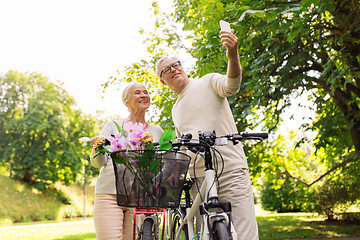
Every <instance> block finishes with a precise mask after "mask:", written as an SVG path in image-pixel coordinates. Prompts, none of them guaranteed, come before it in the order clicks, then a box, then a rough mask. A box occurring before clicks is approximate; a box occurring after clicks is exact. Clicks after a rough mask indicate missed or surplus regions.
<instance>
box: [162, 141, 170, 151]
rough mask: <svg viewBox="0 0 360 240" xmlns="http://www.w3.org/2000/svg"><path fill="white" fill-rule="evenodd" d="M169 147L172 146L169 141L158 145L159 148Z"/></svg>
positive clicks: (166, 148) (165, 148) (167, 148)
mask: <svg viewBox="0 0 360 240" xmlns="http://www.w3.org/2000/svg"><path fill="white" fill-rule="evenodd" d="M171 147H172V145H171V143H170V142H167V143H163V144H161V146H160V150H169V149H171Z"/></svg>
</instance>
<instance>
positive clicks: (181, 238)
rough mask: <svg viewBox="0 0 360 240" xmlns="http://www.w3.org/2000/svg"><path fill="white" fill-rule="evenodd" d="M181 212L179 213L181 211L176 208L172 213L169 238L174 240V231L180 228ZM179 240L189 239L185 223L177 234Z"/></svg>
mask: <svg viewBox="0 0 360 240" xmlns="http://www.w3.org/2000/svg"><path fill="white" fill-rule="evenodd" d="M183 216H184V215H183V214H181V212H180V211H179V210H178V209H177V210H175V211H174V213H173V218H172V224H173V225H172V231H171V232H172V233H171V236H172V238H171V240H175V237H176V233H177V232H178V231H179V229H180V225H181V223H182V220H183ZM179 240H189V235H188V229H187V225H186V224H185V225H184V227H183V228H182V229H181V234H180V236H179Z"/></svg>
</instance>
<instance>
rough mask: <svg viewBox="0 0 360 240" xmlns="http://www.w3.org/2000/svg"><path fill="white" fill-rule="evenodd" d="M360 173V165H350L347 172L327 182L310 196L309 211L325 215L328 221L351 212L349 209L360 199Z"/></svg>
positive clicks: (337, 174) (338, 174)
mask: <svg viewBox="0 0 360 240" xmlns="http://www.w3.org/2000/svg"><path fill="white" fill-rule="evenodd" d="M359 171H360V164H358V163H350V164H348V166H347V168H346V170H344V171H342V172H337V173H336V174H335V173H334V174H333V176H332V177H331V178H329V179H327V180H325V181H324V182H323V183H322V184H321V185H319V186H318V187H317V188H316V190H315V191H314V193H313V194H311V195H310V196H309V210H311V211H316V212H318V213H319V214H323V215H325V216H326V217H327V219H328V220H334V219H335V217H336V216H337V215H339V214H341V213H346V212H349V211H348V208H349V207H350V206H351V205H353V204H355V203H356V202H357V200H359V199H360V189H359V180H360V179H359ZM324 203H326V204H324Z"/></svg>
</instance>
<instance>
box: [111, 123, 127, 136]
mask: <svg viewBox="0 0 360 240" xmlns="http://www.w3.org/2000/svg"><path fill="white" fill-rule="evenodd" d="M113 122H114V123H115V125H116V128H117V130H118V131H119V133H121V135H123V136H125V137H126V136H127V132H126V131H125V130H124V129H122V128H121V127H120V126H119V124H117V123H116V122H115V120H113Z"/></svg>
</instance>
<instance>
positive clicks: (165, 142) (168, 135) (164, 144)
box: [159, 129, 175, 150]
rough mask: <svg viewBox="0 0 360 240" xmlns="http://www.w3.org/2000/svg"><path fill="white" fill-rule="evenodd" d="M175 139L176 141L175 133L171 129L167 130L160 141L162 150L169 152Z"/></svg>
mask: <svg viewBox="0 0 360 240" xmlns="http://www.w3.org/2000/svg"><path fill="white" fill-rule="evenodd" d="M173 139H175V134H174V132H173V131H171V130H169V129H168V130H165V132H163V134H162V135H161V137H160V140H159V145H160V150H169V149H170V148H171V144H170V141H171V140H173Z"/></svg>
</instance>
